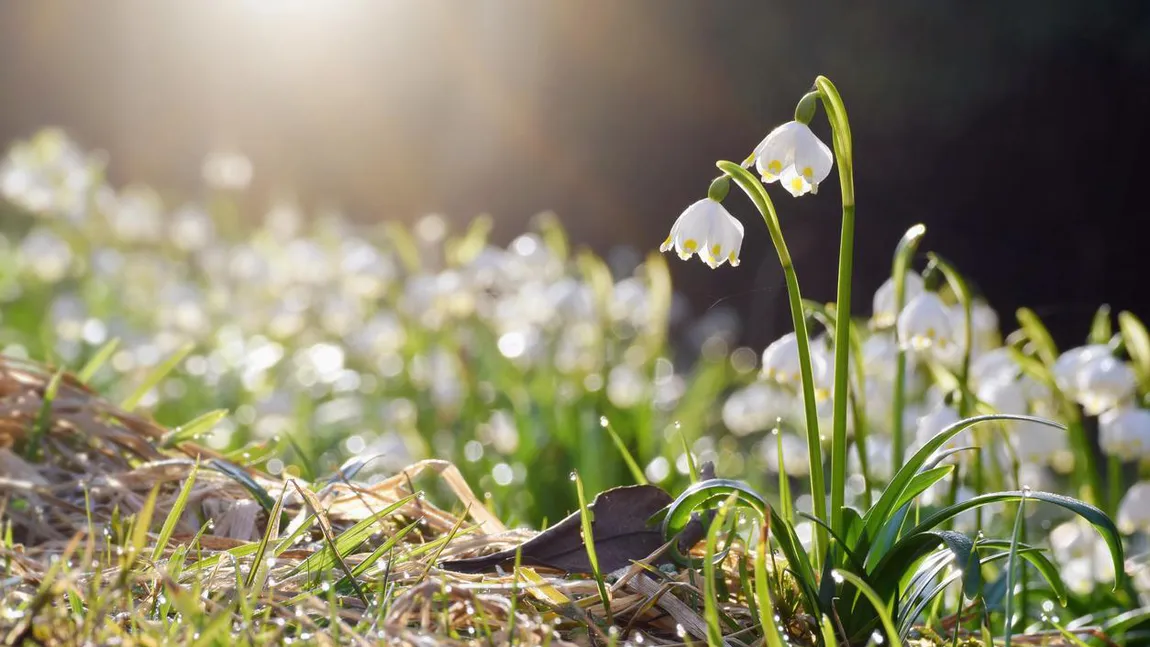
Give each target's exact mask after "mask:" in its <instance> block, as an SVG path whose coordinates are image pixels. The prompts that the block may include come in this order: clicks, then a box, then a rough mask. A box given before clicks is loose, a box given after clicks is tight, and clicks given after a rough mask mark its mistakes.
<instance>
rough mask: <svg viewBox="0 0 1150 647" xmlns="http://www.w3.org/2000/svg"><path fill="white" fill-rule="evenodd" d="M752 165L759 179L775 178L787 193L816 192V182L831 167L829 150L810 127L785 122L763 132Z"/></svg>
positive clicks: (773, 179) (831, 160)
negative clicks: (765, 132)
mask: <svg viewBox="0 0 1150 647" xmlns="http://www.w3.org/2000/svg"><path fill="white" fill-rule="evenodd" d="M754 157H755V168H756V169H757V170H758V171H759V174H760V175H761V176H762V177H763V182H766V183H771V182H774V181H776V180H778V181H779V182H780V183H781V184H782V185H783V188H785V189H786V190H787V191H788V192H789V193H790V194H791V195H793V196H795V197H798V196H800V195H803V194H805V193H812V194H814V193H818V190H819V183H820V182H822V181H823V180H825V179H827V175H830V172H831V167H832V166H834V155H833V154H832V153H831V149H830V148H829V147H828V146H827V145H826V144H824V143H822V142H821V141H820V140H819V138H818V137H816V136H815V134H814V133H813V132H811V128H810V126H807V125H806V124H803V123H799V122H797V121H788V122H787V123H785V124H783V125H781V126H779V127H778V128H775V129H774V130H772V131H771V132H770V133H769V134H767V136H766V138H764V139H763V141H762V142H760V143H759V145H758V146H756V147H755V152H754Z"/></svg>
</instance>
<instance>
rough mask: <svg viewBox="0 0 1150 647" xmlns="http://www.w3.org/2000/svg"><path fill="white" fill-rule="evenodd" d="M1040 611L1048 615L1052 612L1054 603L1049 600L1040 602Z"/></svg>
mask: <svg viewBox="0 0 1150 647" xmlns="http://www.w3.org/2000/svg"><path fill="white" fill-rule="evenodd" d="M1042 610H1043V611H1045V612H1046V613H1050V612H1051V611H1053V610H1054V603H1053V602H1051V601H1050V600H1045V601H1043V602H1042Z"/></svg>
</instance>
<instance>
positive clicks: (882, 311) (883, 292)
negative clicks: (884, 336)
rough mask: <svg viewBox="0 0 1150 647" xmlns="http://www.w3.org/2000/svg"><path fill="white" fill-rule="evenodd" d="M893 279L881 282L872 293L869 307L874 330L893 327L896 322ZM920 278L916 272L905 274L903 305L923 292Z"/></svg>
mask: <svg viewBox="0 0 1150 647" xmlns="http://www.w3.org/2000/svg"><path fill="white" fill-rule="evenodd" d="M894 288H895V285H894V277H890V278H888V279H887V280H885V281H883V284H882V285H880V286H879V288H878V289H877V290H875V293H874V299H873V301H872V306H871V308H872V309H871V326H872V327H874V328H887V327H890V326H893V325H894V324H895V322H896V321H897V320H898V315H899V313H897V312H895V294H894ZM923 289H924V288H923V281H922V276H921V275H919V273H918V272H907V273H906V278H905V280H904V281H903V301H902V302H903V305H904V307H905V305H906V304H908V303H910V302H911V300H913V299H914V298H915V297H917V296H918V295H920V294H922V292H923Z"/></svg>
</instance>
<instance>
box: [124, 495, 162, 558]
mask: <svg viewBox="0 0 1150 647" xmlns="http://www.w3.org/2000/svg"><path fill="white" fill-rule="evenodd" d="M159 494H160V484H159V483H157V484H156V485H154V486H152V490H151V492H149V493H148V498H147V499H145V500H144V506H143V507H142V508H140V511H139V512H138V513H136V518H135V520H134V521H133V522H132V535H131V538H130V539H129V542H128V546H129V550H128V559H127V563H128V565H129V567H130V566H131V564H132V563H133V562H134V561H135V559H136V556H137V555H139V554H140V552H141V551H143V550H144V546H145V545H147V543H148V529H149V528H151V526H152V515H153V513H154V512H155V510H156V498H157V497H158V496H159Z"/></svg>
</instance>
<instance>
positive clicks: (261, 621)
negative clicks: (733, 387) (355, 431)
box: [0, 358, 754, 645]
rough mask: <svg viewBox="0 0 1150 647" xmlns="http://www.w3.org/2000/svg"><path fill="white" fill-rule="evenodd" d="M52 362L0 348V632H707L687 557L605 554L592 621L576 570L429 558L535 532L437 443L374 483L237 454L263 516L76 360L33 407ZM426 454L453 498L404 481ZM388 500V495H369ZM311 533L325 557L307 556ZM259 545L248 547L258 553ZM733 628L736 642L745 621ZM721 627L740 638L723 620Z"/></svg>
mask: <svg viewBox="0 0 1150 647" xmlns="http://www.w3.org/2000/svg"><path fill="white" fill-rule="evenodd" d="M53 375H54V372H53V371H52V370H50V369H48V368H46V367H44V366H41V365H39V364H36V363H32V362H27V361H22V360H15V359H11V358H0V524H2V526H0V531H2V532H0V534H2V535H3V536H4V537H6V539H5V540H4V541H3V542H2V543H0V564H3V576H2V577H0V641H5V642H14V641H15V642H18V641H26V640H34V641H36V642H40V643H42V644H74V643H83V642H88V643H92V644H108V643H114V642H118V643H121V644H137V643H140V644H164V643H173V642H179V643H186V644H192V645H195V644H280V643H284V642H288V641H291V642H294V643H297V644H299V643H306V644H373V643H376V642H378V641H380V640H381V639H384V640H388V641H391V642H394V643H396V644H411V645H416V644H419V645H425V644H432V643H435V644H439V643H461V644H462V643H474V642H476V641H478V642H479V643H480V644H492V645H495V644H510V643H515V644H522V645H547V644H552V645H560V644H567V643H572V644H583V645H589V644H610V643H615V642H621V641H631V642H638V641H642V642H644V643H646V644H683V643H690V642H699V641H702V640H704V639H705V637H706V624H705V622H704V620H703V619H702V616H701V604H702V603H701V594H700V592H699V587H697V586H696V583H698V582H700V580H699V578H698V577H697V574H693V573H690V572H688V571H683V572H677V573H666V572H660V571H658V570H655V569H651V568H649V567H644V565H641V564H636V565H635V566H632V567H630V568H628V569H623V571H621V572H619V573H616V574H614V576H613V578H612V579H613V584H612V585H611V591H610V599H611V610H612V614H611V616H612V617H613V618H614V619H615V623H616V624H615V626H614V627H607V626H606V623H605V618H606V617H607V614H606V613H604V609H603V606H602V603H601V601H600V597H599V595H598V594H597V590H596V584H595V582H594V581H593V580H591V579H587V578H578V577H559V576H558V575H557V574H546V573H543V572H539V569H536V570H532V569H521V570H520V571H519V572H518V577H515V576H513V575H512V574H510V573H494V574H485V575H464V574H458V573H452V572H448V571H443V570H441V569H439V568H437V567H436V563H437V562H438V561H440V560H445V559H457V558H463V557H471V556H475V555H480V554H485V553H488V552H493V551H497V550H502V549H505V548H508V547H512V546H515V545H517V544H518V543H520V542H522V541H523V540H525V539H527V538H529V537H530V536H532V535H533V533H532V532H530V531H525V530H508V529H507V528H505V527H504V525H503V524H502V523H501V522H500V521H499V519H497V518H496V517H495V516H494V515H492V514H491V513H490V512H489V511H488V509H487V508H486V507H485V506H484V505H483V502H482V501H481V500H479V499H478V498H477V497H476V496H475V494H474V493H473V492H472V491H471V489H470V488H469V487H468V485H467V483H466V482H465V481H464V480H463V478H462V476H461V475H460V473H459V471H458V470H457V469H456V468H455V467H454V466H453V465H452V464H450V463H448V462H446V461H438V460H428V461H422V462H419V463H416V464H414V465H412V466H410V467H408V468H407V469H405V470H404V471H402V472H401V473H399V474H397V475H395V476H393V477H391V478H388V479H385V480H383V481H379V482H377V483H373V484H370V485H369V484H363V483H356V482H354V481H348V480H346V479H343V478H340V477H339V475H337V476H336V477H335V478H331V479H327V480H325V481H322V482H317V483H305V482H302V481H299V480H298V479H297V480H295V481H294V482H293V481H291V480H284V479H281V478H276V477H273V476H270V475H268V474H265V473H262V472H260V471H258V470H255V469H252V468H238V467H237V468H236V469H240V470H242V473H243V474H244V475H246V478H247V479H250V481H252V482H254V483H255V484H258V486H259V487H260V488H262V489H263V490H265V491H266V492H267V494H268V495H270V497H271V498H272V499H273V500H275V501H277V502H278V504H277V505H278V506H280V507H281V509H282V513H283V516H282V519H283V520H284V522H286V523H282V524H281V523H276V524H275V525H274V527H272V528H270V529H269V511H268V509H267V508H266V502H265V503H261V502H260V501H259V500H257V498H256V497H255V496H253V493H252V490H251V487H250V484H249V485H248V486H245V485H243V484H241V483H240V481H239V480H237V477H236V476H235V475H228V474H226V473H224V472H221V471H218V470H215V469H210V466H211V461H212V460H213V459H214V460H222V458H223V457H222V456H220V455H218V454H217V453H215V452H213V451H211V450H210V449H208V448H205V447H202V446H200V445H198V444H195V443H191V442H184V443H181V444H179V445H178V446H177V447H176V448H173V449H172V450H163V451H162V450H160V449H158V447H159V446H160V440H161V438H163V437H164V434H165V433H167V431H168V430H167V429H164V428H163V427H161V426H159V425H157V424H156V423H154V422H152V421H150V420H148V419H147V418H145V417H143V416H140V415H136V414H132V413H128V412H125V411H123V410H120V409H118V408H116V407H115V406H113V405H111V404H110V403H108V402H107V401H105V400H103V399H102V398H101V397H99V395H97V394H95V393H94V392H92V391H91V390H90V389H88V388H87V387H86V386H84V384H82V383H81V382H80V381H78V380H77V379H76V378H75V377H73V376H71V375H68V374H63V375H62V376H61V378H60V381H59V384H58V392H57V393H56V396H55V398H54V399H53V400H52V401H51V403H50V407H49V408H48V409H47V410H46V411H47V413H48V415H47V417H46V418H44V417H42V416H41V409H42V407H43V404H44V397H45V393H46V391H47V388H48V385H49V382H50V381H51V380H52V377H53ZM38 419H39V420H40V421H41V423H46V424H42V427H41V428H40V429H41V430H42V432H43V433H42V434H41V438H40V440H41V442H42V445H41V447H40V452H39V454H38V455H39V456H40V457H41V459H40V460H39V461H35V462H33V461H32V460H29V459H27V458H25V456H24V454H25V453H24V451H23V449H22V448H26V445H27V442H28V440H29V435H30V433H31V431H32V430H33V429H36V424H37V420H38ZM197 466H198V467H197ZM193 471H194V472H195V477H194V481H192V483H191V486H190V489H189V491H188V492H187V493H186V496H185V497H184V501H183V503H181V502H180V499H181V496H180V495H181V489H182V488H183V487H184V485H185V484H186V482H187V481H188V478H189V475H191V474H192V473H193ZM424 473H427V474H432V475H437V476H438V478H439V479H441V480H442V482H443V483H444V484H445V485H446V486H447V488H448V490H449V491H450V492H452V493H453V494H454V496H455V498H456V500H457V502H456V503H455V506H454V507H457V509H458V510H461V511H466V512H465V516H464V517H463V518H460V517H459V516H457V515H456V514H453V513H452V512H449V511H447V510H444V509H442V508H440V507H437V506H436V505H433V504H432V503H430V502H429V501H427V500H425V499H423V498H422V497H413V496H411V495H413V494H414V493H413V492H412V487H413V486H412V483H413V481H414V480H415V479H416V478H417V477H418V476H420V475H421V474H424ZM297 486H298V488H297ZM153 489H155V498H154V504H152V505H151V506H150V507H151V509H150V510H149V509H148V508H149V501H150V493H151V492H152V491H153ZM181 505H182V506H183V507H182V512H181V514H180V515H179V517H178V518H173V519H172V521H173V522H174V523H175V525H174V529H173V530H172V533H171V540H170V541H168V542H166V545H165V546H163V547H157V543H158V542H159V541H160V537H159V530H158V529H160V527H161V526H162V525H164V524H165V521H166V520H167V519H168V517H169V515H170V514H171V511H172V509H173V507H179V506H181ZM389 506H396V509H395V510H394V511H392V512H391V513H389V514H385V515H381V514H380V511H382V510H385V509H387V508H388V507H389ZM313 508H315V509H316V510H315V511H316V512H318V514H313V511H312V509H313ZM147 514H150V518H151V520H152V522H151V523H150V525H149V527H148V528H147V529H146V530H147V533H146V534H145V533H144V532H143V530H139V531H137V532H136V533H133V535H134V536H136V537H139V538H140V541H141V542H142V543H143V545H142V546H135V545H134V544H133V543H132V539H131V537H129V536H128V535H129V533H131V522H130V521H129V519H130V518H131V517H132V516H133V515H137V516H140V517H143V516H147ZM364 520H371V521H370V524H369V526H370V527H369V528H368V531H370V532H368V533H367V534H365V535H364V538H365V541H362V542H361V543H360V542H350V543H349V544H348V545H343V546H341V545H340V542H341V541H350V540H349V537H350V535H351V534H353V533H349V532H348V531H349V529H353V528H355V527H356V524H357V523H361V522H364ZM361 525H362V524H361ZM453 528H457V531H455V532H454V533H452V530H453ZM345 533H346V534H345ZM396 538H399V540H398V541H395V540H396ZM389 541H390V542H391V545H390V546H389V545H388V543H389ZM384 547H386V548H387V550H386V552H385V553H383V554H380V551H381V549H382V548H384ZM332 548H338V550H335V551H333V550H332ZM324 551H328V552H327V553H326V554H327V556H328V557H330V559H326V560H321V558H323V557H324ZM257 552H258V553H259V554H261V555H263V558H262V560H261V561H262V563H261V564H259V565H253V561H254V559H255V557H254V556H255V555H256V554H257ZM153 554H156V555H158V556H159V557H158V559H155V560H153V559H152V556H153ZM738 557H739V553H738V552H737V551H736V552H735V553H733V554H732V556H731V557H730V558H729V560H730V561H732V562H733V560H736V559H738ZM309 558H310V560H309ZM305 560H309V561H307V562H305ZM433 560H435V561H433ZM320 564H322V565H321V566H320ZM301 565H304V566H307V567H308V568H307V569H305V570H301V568H300V567H301ZM311 566H316V570H315V571H311V570H310V567H311ZM253 568H257V569H258V572H257V573H252V569H253ZM309 571H310V572H309ZM349 573H351V574H353V575H354V579H351V578H348V577H347V575H348V574H349ZM727 574H728V585H729V586H730V587H731V589H732V591H733V593H732V595H731V598H730V599H732V600H736V599H743V598H742V596H741V595H740V594H739V591H738V582H739V580H738V578H737V577H734V576H732V575H731V569H728V571H727ZM257 576H258V577H257ZM723 612H724V614H725V615H726V617H728V618H730V619H731V621H732V622H734V623H736V624H737V625H738V626H740V627H743V628H745V629H748V630H749V629H750V628H752V627H753V626H754V625H753V623H754V619H753V617H752V614H750V612H749V611H748V609H746V608H745V607H744V606H742V605H733V606H725V607H724V609H723ZM513 616H514V617H513ZM742 635H743V641H746V642H747V644H749V643H750V642H751V641H752V639H753V636H754V633H752V632H751V631H745V632H742ZM729 638H730V644H736V645H737V644H740V643H741V642H743V641H740V634H739V633H738V632H737V631H736V632H733V633H732V634H731V635H730V637H729Z"/></svg>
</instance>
